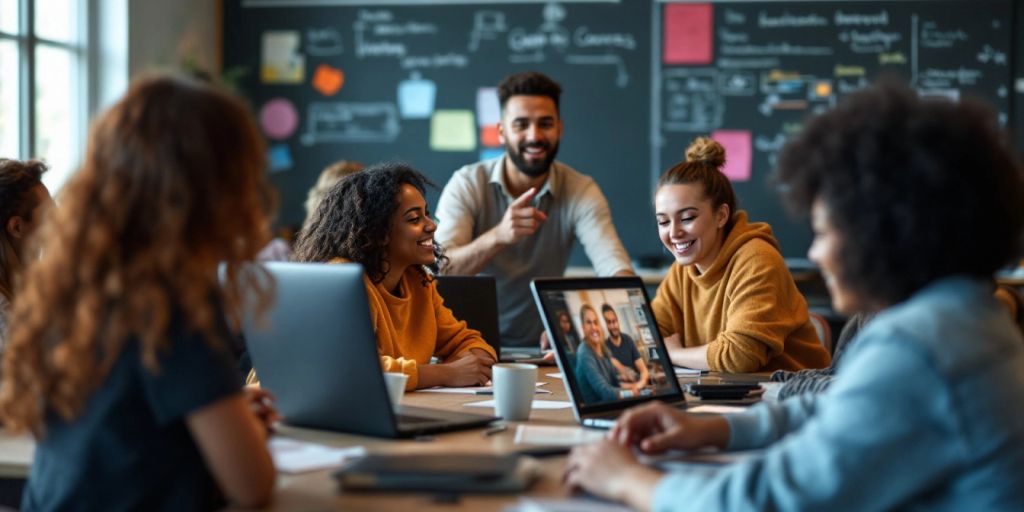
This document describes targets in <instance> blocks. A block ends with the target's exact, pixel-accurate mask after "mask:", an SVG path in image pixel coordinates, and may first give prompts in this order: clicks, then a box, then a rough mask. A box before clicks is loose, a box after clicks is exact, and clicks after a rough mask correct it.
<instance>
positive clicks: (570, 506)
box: [505, 498, 633, 512]
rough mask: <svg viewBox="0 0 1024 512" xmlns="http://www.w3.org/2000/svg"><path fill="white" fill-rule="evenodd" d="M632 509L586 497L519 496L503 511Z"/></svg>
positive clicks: (612, 511) (622, 511) (627, 511)
mask: <svg viewBox="0 0 1024 512" xmlns="http://www.w3.org/2000/svg"><path fill="white" fill-rule="evenodd" d="M632 510H633V509H631V508H629V507H627V506H625V505H621V504H619V503H609V502H603V501H597V500H593V499H587V498H568V499H561V500H559V499H542V500H538V499H531V498H520V500H519V503H517V504H516V506H515V507H510V508H507V509H505V512H630V511H632Z"/></svg>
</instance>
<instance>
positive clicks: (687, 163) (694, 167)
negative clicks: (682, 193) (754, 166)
mask: <svg viewBox="0 0 1024 512" xmlns="http://www.w3.org/2000/svg"><path fill="white" fill-rule="evenodd" d="M724 165H725V148H724V147H723V146H722V145H721V144H720V143H719V142H718V141H716V140H714V139H711V138H708V137H697V138H696V139H693V142H691V143H690V146H689V147H688V148H686V160H684V161H682V162H679V163H678V164H675V165H673V166H672V167H670V168H669V169H668V170H667V171H665V172H664V173H663V174H662V175H661V178H659V179H658V186H657V187H656V188H655V190H658V189H660V188H661V187H664V186H666V185H688V184H691V183H700V184H701V185H702V186H703V187H704V197H706V198H709V199H711V206H712V208H718V207H719V206H721V205H723V204H724V205H726V206H728V207H729V221H728V222H727V223H726V225H725V228H724V232H725V235H726V236H728V234H729V231H730V230H732V226H733V219H735V217H734V216H733V214H734V213H736V208H737V204H736V192H735V191H734V190H733V188H732V183H730V182H729V178H727V177H726V176H725V173H723V172H722V166H724Z"/></svg>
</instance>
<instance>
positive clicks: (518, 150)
mask: <svg viewBox="0 0 1024 512" xmlns="http://www.w3.org/2000/svg"><path fill="white" fill-rule="evenodd" d="M498 135H499V137H500V139H501V142H502V143H503V144H504V145H505V153H506V154H507V155H508V158H509V159H510V160H511V161H512V164H513V165H514V166H515V167H516V168H517V169H518V170H519V171H520V172H522V173H523V174H526V175H527V176H530V177H533V178H536V177H539V176H543V175H544V174H545V173H547V172H548V168H550V167H551V162H554V161H555V155H557V154H558V141H559V140H561V138H562V121H561V120H560V119H559V117H558V107H556V106H555V102H554V100H552V99H551V98H548V97H547V96H523V95H516V96H512V97H511V98H509V99H508V101H506V102H505V108H504V110H503V111H502V117H501V123H499V124H498Z"/></svg>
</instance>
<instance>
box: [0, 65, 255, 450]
mask: <svg viewBox="0 0 1024 512" xmlns="http://www.w3.org/2000/svg"><path fill="white" fill-rule="evenodd" d="M265 158H266V157H265V146H264V142H263V139H262V137H261V135H260V133H259V131H258V129H257V127H256V125H255V123H254V121H253V120H252V118H251V116H250V115H249V112H248V110H247V108H246V107H245V105H243V104H242V103H241V102H240V101H238V100H237V99H235V98H233V97H231V96H229V95H228V94H227V93H224V92H221V91H219V90H217V89H215V88H213V87H212V86H209V85H205V84H201V83H198V82H195V81H192V80H189V79H184V78H175V77H165V76H155V77H147V78H144V79H141V80H139V81H136V82H134V83H133V84H132V85H131V86H130V87H129V89H128V92H127V94H126V95H125V97H124V98H123V99H121V100H120V101H119V102H118V103H117V104H116V105H114V106H113V107H112V108H111V109H110V110H108V111H107V112H106V113H104V114H103V115H102V116H101V117H100V118H99V120H98V121H97V122H96V123H95V124H94V126H93V127H92V131H91V133H90V137H89V142H88V146H87V149H86V155H85V159H84V161H83V164H82V167H81V168H80V169H79V170H78V172H77V173H75V174H74V175H73V177H72V179H71V180H70V181H69V182H68V184H67V185H66V186H65V188H64V189H63V191H62V194H61V201H60V205H61V206H60V208H58V209H56V210H54V212H55V213H54V214H53V215H49V216H48V218H47V219H45V220H44V223H43V225H42V226H40V228H39V236H38V240H40V242H41V249H42V257H41V259H39V260H38V261H36V262H35V263H33V264H31V265H29V267H28V268H27V269H26V278H25V280H24V284H23V286H21V287H20V288H19V290H18V294H17V297H18V300H17V302H16V304H15V307H14V311H13V316H12V320H11V326H12V329H11V332H10V340H9V341H10V344H9V346H8V348H7V351H6V353H5V358H4V360H3V368H4V372H3V386H2V389H0V416H2V418H3V420H4V421H5V422H6V426H7V427H9V428H11V429H13V430H15V431H20V430H25V429H28V430H31V431H33V432H35V433H37V435H41V433H42V429H43V421H44V420H43V418H44V415H45V414H46V413H47V411H52V412H55V413H57V414H59V415H60V416H62V417H63V418H65V419H70V418H73V417H74V416H76V415H77V414H78V413H79V412H80V411H81V409H82V407H83V405H84V404H85V402H86V400H87V398H88V397H89V395H90V394H92V393H93V392H94V391H95V389H96V388H97V387H98V386H99V385H100V383H101V382H102V381H103V379H104V378H105V376H106V375H107V373H108V372H109V370H110V368H111V367H112V366H113V364H114V363H115V362H116V361H117V359H118V357H119V356H120V354H121V352H122V349H123V347H124V346H125V344H126V343H127V342H128V340H129V339H133V338H135V339H137V340H138V343H139V348H140V353H141V354H142V360H143V364H144V365H145V367H146V368H147V369H148V370H149V371H154V372H155V371H159V368H158V366H157V353H158V352H159V351H164V350H167V349H168V348H169V343H170V342H169V340H168V338H167V332H168V331H169V323H170V317H171V316H172V312H174V311H180V314H181V316H182V317H183V319H184V321H185V322H186V325H187V326H188V328H189V329H191V330H192V331H193V332H198V333H200V334H202V335H203V336H204V337H205V338H206V340H207V341H208V342H209V343H210V344H211V346H212V347H215V348H224V349H226V347H227V345H226V342H227V340H224V339H223V334H222V333H221V331H220V329H219V328H218V327H217V326H218V325H220V323H221V322H222V321H223V320H222V318H223V316H222V315H224V314H225V313H227V315H228V319H229V321H230V322H231V323H232V324H233V325H234V326H236V327H237V325H238V324H239V317H240V311H239V306H240V302H241V295H242V294H243V293H244V292H247V291H249V290H252V291H253V292H254V296H255V297H256V299H258V300H257V303H258V304H259V305H260V306H262V308H261V309H265V307H266V305H267V304H268V302H269V300H268V297H269V294H270V288H271V283H270V281H269V277H268V276H267V275H266V273H265V272H262V271H259V270H256V269H251V267H248V266H246V265H245V264H244V262H247V261H251V260H252V258H253V257H254V256H255V255H256V253H257V252H258V251H259V249H260V247H262V246H263V245H264V244H265V243H266V242H267V241H268V240H269V238H270V232H269V221H268V218H267V216H268V214H269V212H270V210H272V208H273V203H274V199H273V195H272V191H271V189H270V188H269V184H268V182H267V179H266V176H265V169H266V160H265ZM219 262H223V268H224V272H223V275H224V278H223V284H221V283H219V282H218V277H217V267H218V263H219ZM221 304H223V306H224V309H222V308H221V307H220V305H221Z"/></svg>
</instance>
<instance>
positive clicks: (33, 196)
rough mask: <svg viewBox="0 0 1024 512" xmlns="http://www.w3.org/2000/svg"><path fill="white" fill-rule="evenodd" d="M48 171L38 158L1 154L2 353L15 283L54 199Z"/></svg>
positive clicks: (0, 287) (0, 349)
mask: <svg viewBox="0 0 1024 512" xmlns="http://www.w3.org/2000/svg"><path fill="white" fill-rule="evenodd" d="M44 172H46V164H44V163H43V162H40V161H38V160H27V161H21V160H12V159H8V158H0V353H2V352H3V348H4V340H5V337H6V333H7V315H8V313H9V310H10V307H11V304H12V303H13V302H14V283H15V281H17V280H18V278H19V277H20V275H21V271H22V268H23V267H24V265H23V264H22V259H23V258H24V257H25V254H24V250H25V249H26V247H27V244H28V239H29V236H30V235H31V234H32V233H33V232H34V231H35V229H36V227H38V226H39V223H40V219H41V218H42V215H43V212H44V210H45V209H46V208H47V207H48V206H49V205H50V204H51V203H52V202H53V201H52V200H51V199H50V192H49V191H48V190H47V189H46V185H43V181H42V177H43V173H44Z"/></svg>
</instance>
